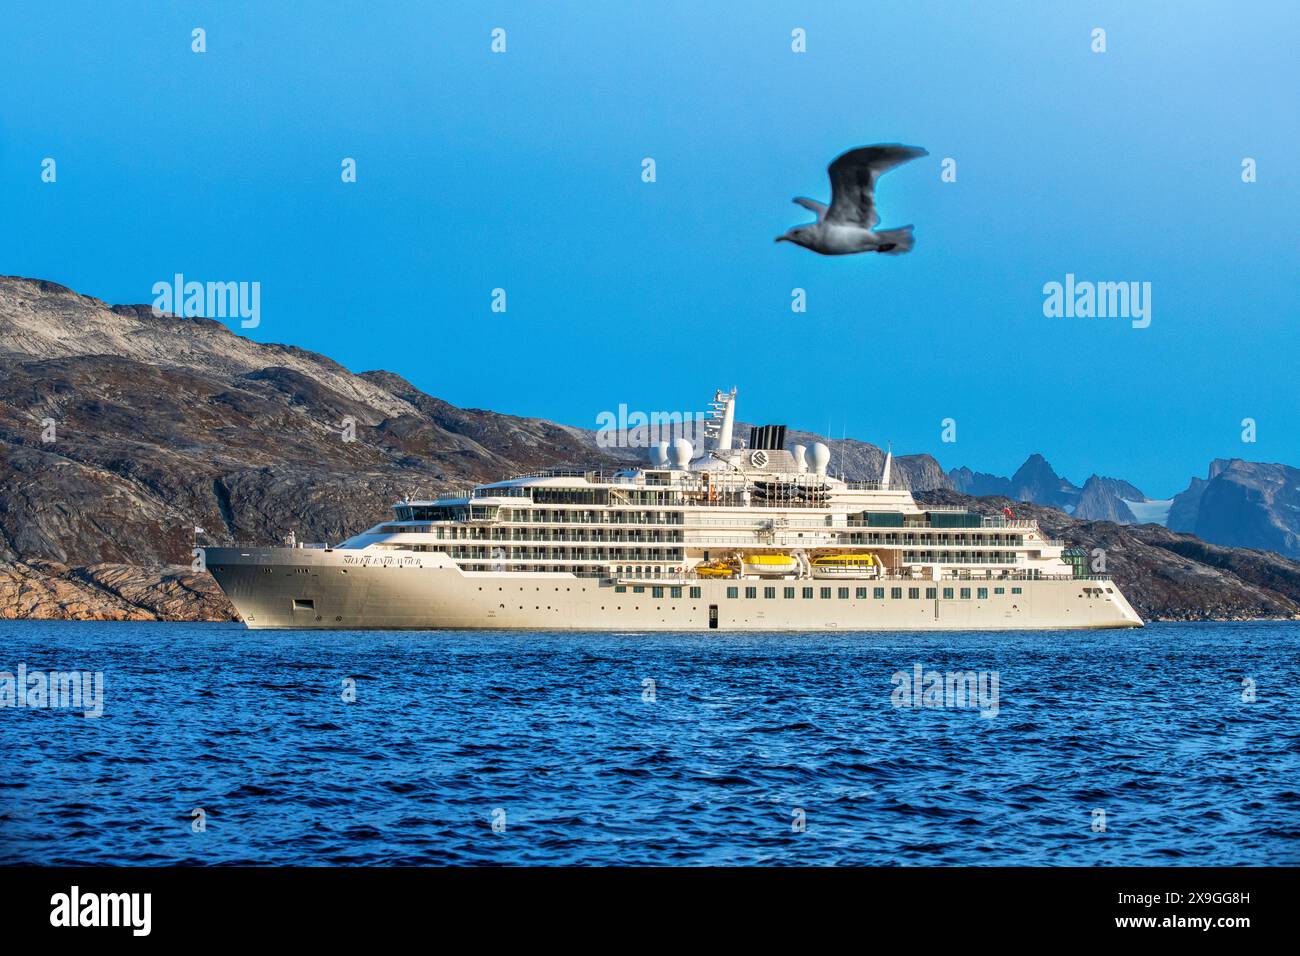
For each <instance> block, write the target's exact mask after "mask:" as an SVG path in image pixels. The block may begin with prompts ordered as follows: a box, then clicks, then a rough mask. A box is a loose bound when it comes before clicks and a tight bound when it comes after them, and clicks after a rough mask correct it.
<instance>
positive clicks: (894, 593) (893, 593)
mask: <svg viewBox="0 0 1300 956" xmlns="http://www.w3.org/2000/svg"><path fill="white" fill-rule="evenodd" d="M889 596H890V597H891V598H893V599H894V600H895V601H897V600H899V599H900V598H901V597H902V596H903V589H902V588H890V589H889Z"/></svg>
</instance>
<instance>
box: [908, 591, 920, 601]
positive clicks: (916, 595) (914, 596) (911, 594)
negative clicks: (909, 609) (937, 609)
mask: <svg viewBox="0 0 1300 956" xmlns="http://www.w3.org/2000/svg"><path fill="white" fill-rule="evenodd" d="M920 597H921V589H920V588H908V589H907V598H908V600H909V601H916V600H919V599H920Z"/></svg>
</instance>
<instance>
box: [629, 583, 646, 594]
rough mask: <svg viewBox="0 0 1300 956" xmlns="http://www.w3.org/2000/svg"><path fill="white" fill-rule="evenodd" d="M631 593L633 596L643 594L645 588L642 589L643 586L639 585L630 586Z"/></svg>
mask: <svg viewBox="0 0 1300 956" xmlns="http://www.w3.org/2000/svg"><path fill="white" fill-rule="evenodd" d="M632 593H633V594H645V587H644V586H643V585H640V584H634V585H632Z"/></svg>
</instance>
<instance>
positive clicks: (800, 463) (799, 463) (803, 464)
mask: <svg viewBox="0 0 1300 956" xmlns="http://www.w3.org/2000/svg"><path fill="white" fill-rule="evenodd" d="M790 452H791V454H793V455H794V467H795V468H796V469H797V470H798V472H799V473H800V474H803V473H804V472H805V471H807V470H808V459H807V458H805V457H804V455H806V454H807V453H808V449H807V448H806V447H804V446H803V445H795V446H794V447H793V448H791V449H790Z"/></svg>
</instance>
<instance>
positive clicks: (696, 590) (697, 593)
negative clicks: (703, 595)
mask: <svg viewBox="0 0 1300 956" xmlns="http://www.w3.org/2000/svg"><path fill="white" fill-rule="evenodd" d="M699 596H700V589H699V588H691V597H693V598H697V597H699Z"/></svg>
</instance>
